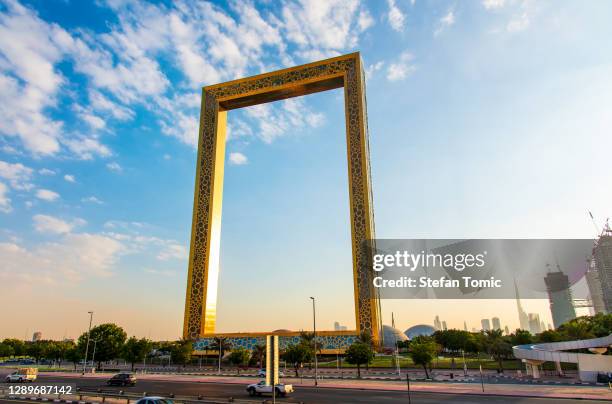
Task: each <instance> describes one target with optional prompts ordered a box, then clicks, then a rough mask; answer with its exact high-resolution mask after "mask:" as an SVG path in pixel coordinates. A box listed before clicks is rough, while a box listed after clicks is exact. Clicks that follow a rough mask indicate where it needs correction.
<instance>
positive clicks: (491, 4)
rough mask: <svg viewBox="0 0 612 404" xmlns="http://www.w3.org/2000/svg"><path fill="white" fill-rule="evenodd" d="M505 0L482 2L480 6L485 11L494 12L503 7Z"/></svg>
mask: <svg viewBox="0 0 612 404" xmlns="http://www.w3.org/2000/svg"><path fill="white" fill-rule="evenodd" d="M505 4H506V0H483V1H482V5H483V6H484V8H486V9H487V10H495V9H499V8H502V7H504V5H505Z"/></svg>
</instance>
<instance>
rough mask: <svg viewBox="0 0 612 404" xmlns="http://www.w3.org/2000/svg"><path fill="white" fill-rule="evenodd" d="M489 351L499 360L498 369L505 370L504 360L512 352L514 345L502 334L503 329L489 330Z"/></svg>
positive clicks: (487, 344)
mask: <svg viewBox="0 0 612 404" xmlns="http://www.w3.org/2000/svg"><path fill="white" fill-rule="evenodd" d="M485 335H486V346H487V352H488V353H489V354H490V355H491V356H493V358H495V359H496V360H497V365H498V370H499V371H500V372H501V373H503V372H504V362H503V360H504V359H505V358H507V357H508V356H510V355H511V354H512V345H510V343H509V342H508V341H506V339H505V338H504V337H503V335H502V331H501V330H487V331H485Z"/></svg>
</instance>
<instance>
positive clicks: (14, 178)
mask: <svg viewBox="0 0 612 404" xmlns="http://www.w3.org/2000/svg"><path fill="white" fill-rule="evenodd" d="M32 172H33V170H32V169H31V168H29V167H26V166H24V165H23V164H21V163H7V162H6V161H2V160H0V178H4V179H6V180H8V181H9V183H10V184H11V187H13V188H15V189H19V190H29V189H31V188H32V186H33V185H32V184H31V183H30V179H31V177H32Z"/></svg>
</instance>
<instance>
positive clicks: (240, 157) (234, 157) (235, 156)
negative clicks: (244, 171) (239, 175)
mask: <svg viewBox="0 0 612 404" xmlns="http://www.w3.org/2000/svg"><path fill="white" fill-rule="evenodd" d="M229 162H230V164H233V165H235V166H241V165H244V164H247V163H248V162H249V159H248V158H247V156H245V155H244V154H242V153H239V152H233V153H230V154H229Z"/></svg>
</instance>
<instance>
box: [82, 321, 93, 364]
mask: <svg viewBox="0 0 612 404" xmlns="http://www.w3.org/2000/svg"><path fill="white" fill-rule="evenodd" d="M88 313H89V328H88V329H87V345H85V360H84V361H83V373H82V374H83V375H85V369H86V368H87V354H88V353H89V335H90V334H91V322H92V321H93V311H88Z"/></svg>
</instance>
